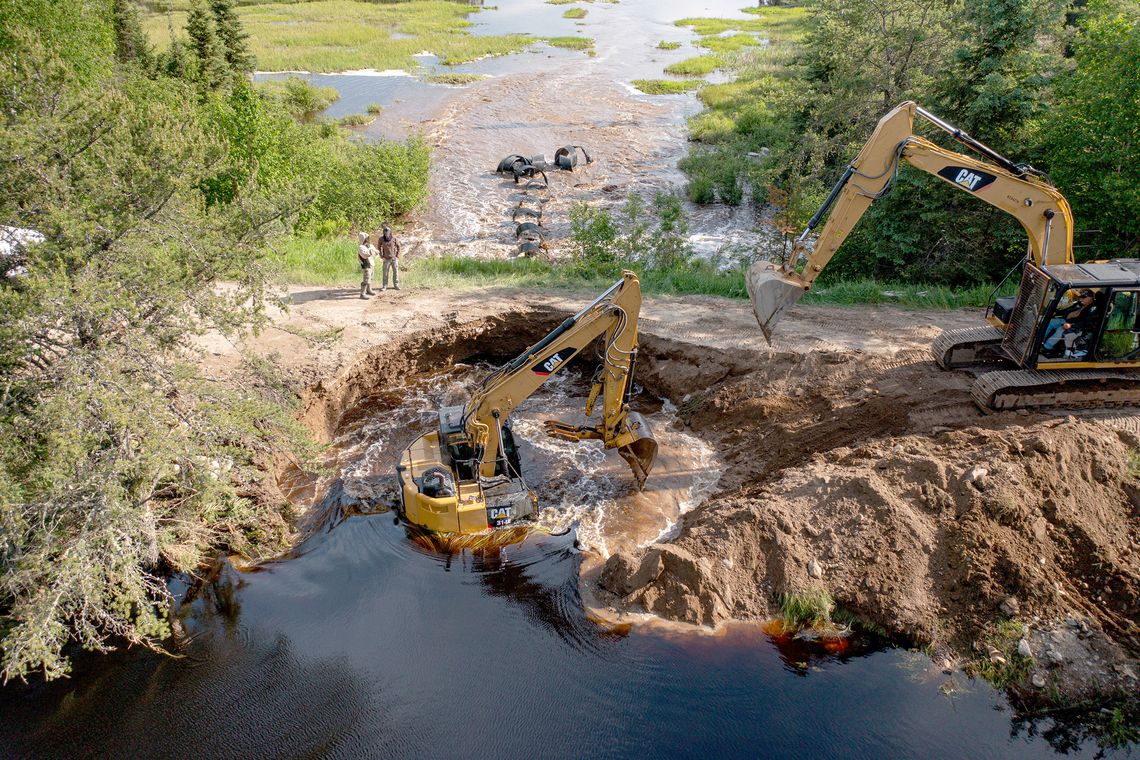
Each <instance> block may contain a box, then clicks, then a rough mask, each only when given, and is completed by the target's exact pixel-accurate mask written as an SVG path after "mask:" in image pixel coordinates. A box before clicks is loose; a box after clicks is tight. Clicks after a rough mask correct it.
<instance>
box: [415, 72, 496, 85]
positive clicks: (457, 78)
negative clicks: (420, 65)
mask: <svg viewBox="0 0 1140 760" xmlns="http://www.w3.org/2000/svg"><path fill="white" fill-rule="evenodd" d="M486 78H487V76H486V75H485V74H464V73H460V72H458V71H453V72H447V73H444V74H429V75H428V76H426V77H424V81H425V82H430V83H431V84H449V85H454V86H460V85H465V84H471V83H472V82H478V81H480V80H481V79H486Z"/></svg>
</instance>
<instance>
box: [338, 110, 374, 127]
mask: <svg viewBox="0 0 1140 760" xmlns="http://www.w3.org/2000/svg"><path fill="white" fill-rule="evenodd" d="M374 121H376V116H375V114H364V113H350V114H349V115H348V116H342V117H340V120H339V123H340V125H341V126H342V127H363V126H365V125H367V124H371V123H372V122H374Z"/></svg>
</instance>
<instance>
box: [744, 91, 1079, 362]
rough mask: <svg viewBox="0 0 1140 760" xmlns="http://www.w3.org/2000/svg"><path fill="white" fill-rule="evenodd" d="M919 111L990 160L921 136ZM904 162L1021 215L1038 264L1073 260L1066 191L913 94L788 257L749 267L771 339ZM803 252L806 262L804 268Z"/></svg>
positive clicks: (755, 302)
mask: <svg viewBox="0 0 1140 760" xmlns="http://www.w3.org/2000/svg"><path fill="white" fill-rule="evenodd" d="M916 115H917V116H920V117H922V118H923V119H925V120H926V121H928V122H930V123H932V124H934V125H935V126H937V127H938V128H940V129H942V130H944V131H945V132H947V133H949V134H950V135H951V136H952V137H953V138H954V139H955V140H957V141H958V142H960V143H961V144H963V145H965V146H966V147H968V148H970V149H971V150H972V151H974V152H975V153H977V154H979V155H980V156H982V157H984V158H985V159H988V160H980V159H978V158H974V157H972V156H968V155H965V154H963V153H956V152H954V151H951V150H946V149H945V148H942V147H940V146H938V145H936V144H934V143H933V142H931V141H929V140H927V139H925V138H923V137H919V136H918V135H915V134H914V118H915V116H916ZM903 161H906V162H907V163H909V164H910V165H912V166H914V167H916V168H918V169H921V170H922V171H925V172H928V173H929V174H933V175H934V176H936V177H938V178H939V179H942V180H943V181H945V182H947V183H949V184H950V185H952V186H954V187H956V188H957V189H959V190H962V191H964V192H967V193H970V194H971V195H973V196H975V197H976V198H978V199H979V200H982V201H985V202H986V203H988V204H990V205H991V206H994V207H995V208H999V209H1001V210H1002V211H1004V212H1006V213H1007V214H1010V215H1011V216H1013V217H1015V218H1016V219H1017V220H1018V221H1019V222H1020V223H1021V226H1022V227H1024V228H1025V231H1026V233H1027V234H1028V236H1029V251H1028V254H1027V255H1028V256H1029V257H1030V258H1032V259H1033V260H1034V261H1035V262H1036V263H1037V264H1038V265H1043V264H1044V265H1049V264H1067V263H1072V261H1073V214H1072V210H1071V209H1070V208H1069V204H1068V201H1066V200H1065V198H1064V196H1063V195H1061V193H1060V191H1058V190H1057V189H1056V188H1055V187H1053V186H1052V185H1050V184H1049V183H1048V182H1046V181H1044V180H1043V179H1041V178H1040V177H1039V175H1037V174H1036V172H1034V170H1033V169H1032V168H1031V167H1027V166H1019V165H1017V164H1014V163H1013V162H1011V161H1009V160H1008V159H1006V158H1004V157H1003V156H1001V155H1000V154H998V153H997V152H996V151H994V150H992V149H990V148H988V147H986V146H985V145H983V144H982V143H980V142H978V141H977V140H975V139H974V138H972V137H970V136H969V135H968V134H966V133H965V132H962V131H961V130H959V129H956V128H955V127H953V126H951V125H949V124H947V123H946V122H944V121H942V120H941V119H939V118H938V117H937V116H934V115H933V114H931V113H930V112H928V111H926V110H924V109H923V108H921V107H919V106H918V105H917V104H915V103H913V102H910V101H908V102H905V103H902V104H900V105H898V106H896V107H895V108H894V109H893V110H891V111H890V113H888V114H887V115H886V116H884V117H883V118H882V119H880V120H879V123H878V125H877V126H876V127H875V131H874V132H873V133H872V134H871V138H870V139H869V140H868V141H867V143H866V144H865V145H864V146H863V149H862V150H861V151H859V155H858V156H856V158H855V160H854V161H852V162H851V164H850V165H849V166H848V167H847V169H846V170H845V171H844V173H843V176H842V177H841V178H840V179H839V182H837V183H836V185H835V187H834V188H832V190H831V193H830V194H829V195H828V197H827V200H825V201H824V203H823V205H822V206H821V207H820V208H819V210H818V211H816V213H815V215H814V216H813V217H812V218H811V221H810V222H808V226H807V228H806V229H805V230H804V231H803V233H802V234H801V235H800V236H799V237H798V238H796V240H795V242H794V244H793V246H792V251H791V254H790V255H789V256H788V257H787V259H786V260H785V261H784V262H783V263H782V264H776V263H773V262H758V263H756V264H754V265H753V266H752V267H751V269H750V270H749V272H748V276H747V278H746V282H747V285H748V294H749V297H750V298H751V300H752V308H753V310H754V311H755V312H756V319H757V320H758V321H759V323H760V329H761V330H762V331H763V332H764V336H765V338H768V339H769V340H770V339H771V337H772V330H773V329H774V328H775V325H776V323H777V322H778V321H779V320H780V318H781V317H782V316H783V313H784V311H785V310H786V309H787V308H788V307H789V306H791V305H792V304H794V303H795V302H796V301H798V300H799V299H800V297H802V296H803V294H804V293H805V292H806V291H807V290H808V289H809V288H811V286H812V283H814V282H815V279H816V278H817V277H818V276H819V275H820V273H821V272H822V271H823V269H824V267H826V266H827V264H828V262H829V261H831V258H832V256H834V255H835V252H836V251H837V250H838V249H839V246H840V245H842V244H843V241H844V240H846V239H847V236H848V235H849V234H850V233H851V230H852V229H853V228H854V227H855V225H856V224H857V223H858V221H859V219H860V218H861V217H862V216H863V214H864V213H866V211H867V209H868V208H869V207H870V206H871V204H872V203H873V202H874V201H876V200H878V199H879V198H882V197H883V196H884V195H886V194H887V193H888V192H890V189H891V186H892V185H893V183H894V179H895V176H896V174H897V172H898V168H899V164H900V163H902V162H903ZM828 212H830V214H829V213H828ZM824 216H827V222H826V223H825V224H824V226H823V229H822V230H821V231H820V234H819V237H818V238H817V240H816V242H815V246H814V248H810V247H809V243H808V240H809V235H810V234H811V232H812V230H813V229H814V228H815V227H816V226H817V225H818V224H819V222H820V221H821V220H822V219H823V217H824ZM801 259H806V261H805V263H804V266H803V268H802V269H798V268H797V267H798V264H799V262H800V260H801Z"/></svg>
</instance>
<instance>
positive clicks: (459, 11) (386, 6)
mask: <svg viewBox="0 0 1140 760" xmlns="http://www.w3.org/2000/svg"><path fill="white" fill-rule="evenodd" d="M177 5H178V6H179V7H180V8H184V7H185V3H183V2H182V0H178V2H177ZM237 10H238V15H239V16H240V18H241V21H242V24H243V25H244V26H245V29H246V31H247V32H249V34H250V47H251V49H252V51H253V53H254V54H255V55H256V56H257V67H258V69H260V70H263V71H282V70H303V71H314V72H322V71H324V72H327V71H345V70H350V69H365V68H373V69H381V70H383V69H406V70H412V69H415V68H416V67H417V66H418V64H417V63H416V61H415V59H414V58H413V57H412V55H413V54H414V53H418V52H420V51H422V50H428V51H430V52H432V53H434V54H435V55H437V56H439V58H440V60H442V61H443V62H444V63H447V64H457V63H465V62H467V61H473V60H475V59H476V58H481V57H484V56H488V55H504V54H506V53H513V52H517V51H520V50H524V49H526V48H527V47H529V46H530V45H532V44H533V43H534V42H535V41H536V38H534V37H531V36H529V35H524V34H511V35H500V36H488V37H481V36H475V35H472V34H470V33H468V32H467V30H466V27H468V26H470V24H471V22H470V21H468V20H467V16H468V15H469V14H470V13H472V12H473V11H478V7H476V6H471V5H467V4H466V3H456V2H452V1H451V0H409V1H408V2H399V3H372V2H362V1H361V0H315V1H314V2H297V3H266V4H259V5H240V6H239V7H238V9H237ZM172 19H173V22H174V27H175V29H176V30H178V32H179V34H180V35H182V36H183V38H185V33H184V32H183V31H182V30H183V27H184V26H185V24H186V13H185V11H184V10H181V9H179V10H176V11H175V12H174V13H173V14H172ZM144 25H145V27H146V30H147V33H148V34H149V36H150V38H151V39H152V40H153V41H155V42H156V43H157V44H158V45H159V46H160V47H162V48H165V47H166V46H167V45H168V44H169V33H168V31H167V16H166V14H164V13H152V14H148V15H147V16H146V17H145V19H144ZM391 32H397V33H399V34H400V35H409V36H408V37H406V38H401V39H392V38H391V37H390V36H389V35H390V33H391Z"/></svg>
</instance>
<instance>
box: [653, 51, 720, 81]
mask: <svg viewBox="0 0 1140 760" xmlns="http://www.w3.org/2000/svg"><path fill="white" fill-rule="evenodd" d="M723 65H724V59H723V58H721V57H720V56H717V55H698V56H694V57H692V58H686V59H685V60H683V61H677V62H676V63H671V64H669V65H668V66H666V67H665V73H666V74H672V75H673V76H679V77H703V76H707V75H708V74H711V73H713V72H714V71H716V70H717V69H719V68H720V67H721V66H723Z"/></svg>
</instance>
